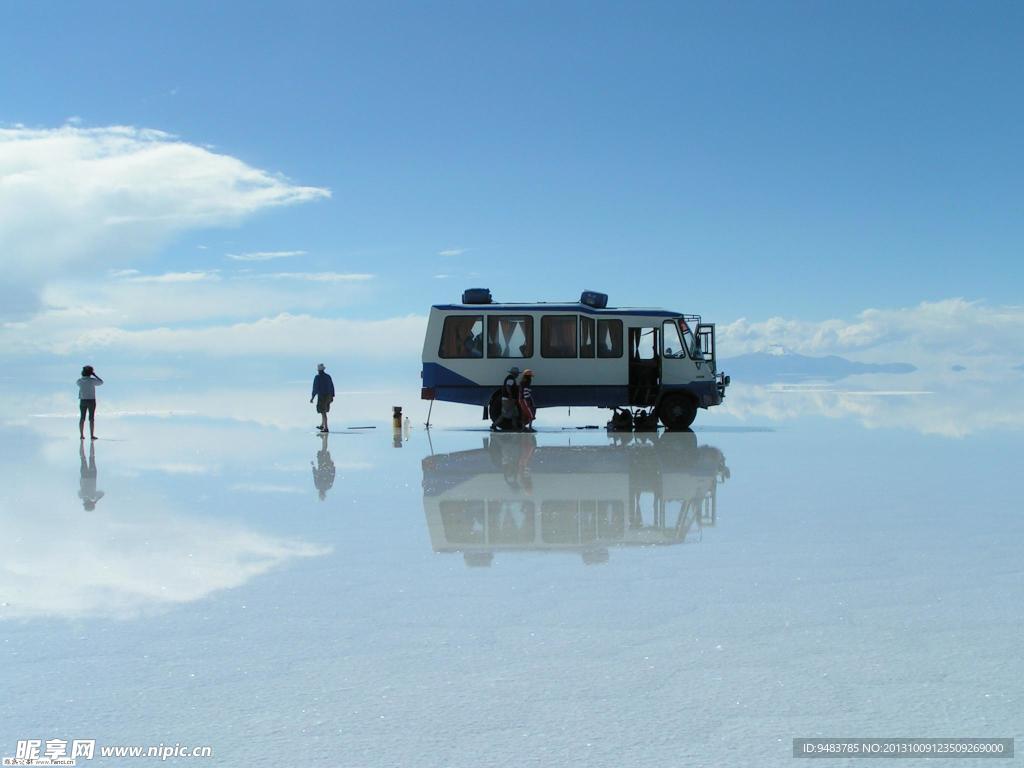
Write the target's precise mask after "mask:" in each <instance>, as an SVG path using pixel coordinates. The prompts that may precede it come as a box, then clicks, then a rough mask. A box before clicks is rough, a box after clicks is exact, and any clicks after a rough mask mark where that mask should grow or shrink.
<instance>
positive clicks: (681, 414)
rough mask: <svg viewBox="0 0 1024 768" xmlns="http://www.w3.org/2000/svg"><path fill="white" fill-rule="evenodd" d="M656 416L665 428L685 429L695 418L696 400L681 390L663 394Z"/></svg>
mask: <svg viewBox="0 0 1024 768" xmlns="http://www.w3.org/2000/svg"><path fill="white" fill-rule="evenodd" d="M658 418H659V419H660V420H661V423H662V424H664V425H665V429H669V430H676V429H686V428H687V427H689V426H690V425H691V424H693V420H694V419H695V418H697V401H696V400H694V399H693V398H692V397H691V396H690V395H687V394H684V393H682V392H675V393H673V394H670V395H665V397H663V398H662V399H661V403H659V404H658Z"/></svg>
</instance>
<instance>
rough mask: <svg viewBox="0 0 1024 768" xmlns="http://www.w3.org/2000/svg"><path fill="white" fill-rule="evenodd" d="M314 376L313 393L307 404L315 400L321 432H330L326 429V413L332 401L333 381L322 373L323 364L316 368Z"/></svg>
mask: <svg viewBox="0 0 1024 768" xmlns="http://www.w3.org/2000/svg"><path fill="white" fill-rule="evenodd" d="M316 371H317V373H316V376H314V377H313V393H312V394H311V395H310V396H309V402H311V403H312V402H313V400H314V399H316V412H317V413H319V414H320V426H319V427H317V429H319V430H320V431H321V432H330V431H331V430H329V429H328V428H327V412H328V411H329V410H331V401H332V400H334V380H333V379H331V376H330V374H329V373H327V372H326V371H324V364H323V363H320V364H318V365H317V367H316Z"/></svg>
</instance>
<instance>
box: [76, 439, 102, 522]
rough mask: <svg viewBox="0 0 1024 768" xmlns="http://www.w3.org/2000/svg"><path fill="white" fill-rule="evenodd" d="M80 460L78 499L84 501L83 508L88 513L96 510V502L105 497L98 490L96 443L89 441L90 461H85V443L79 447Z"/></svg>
mask: <svg viewBox="0 0 1024 768" xmlns="http://www.w3.org/2000/svg"><path fill="white" fill-rule="evenodd" d="M78 458H79V461H80V464H81V466H80V468H79V480H78V498H80V499H81V500H82V508H83V509H85V510H86V511H87V512H91V511H92V510H94V509H96V502H97V501H99V500H100V499H102V498H103V496H104V495H105V494H104V493H103V491H98V490H96V443H95V441H92V440H90V441H89V461H88V463H86V461H85V443H79V445H78Z"/></svg>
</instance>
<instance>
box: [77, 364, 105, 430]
mask: <svg viewBox="0 0 1024 768" xmlns="http://www.w3.org/2000/svg"><path fill="white" fill-rule="evenodd" d="M102 383H103V379H101V378H100V377H99V376H97V375H96V371H94V370H93V369H92V366H91V365H87V366H85V367H84V368H82V378H80V379H79V380H78V412H79V419H78V437H79V439H80V440H85V417H86V414H88V416H89V439H90V440H95V439H96V387H98V386H100V385H101V384H102Z"/></svg>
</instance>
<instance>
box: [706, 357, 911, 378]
mask: <svg viewBox="0 0 1024 768" xmlns="http://www.w3.org/2000/svg"><path fill="white" fill-rule="evenodd" d="M719 369H720V370H722V371H725V373H727V374H729V376H731V377H732V378H733V379H735V380H736V381H752V382H758V383H766V382H771V381H786V380H790V381H795V380H802V379H824V380H826V381H835V380H837V379H843V378H846V377H847V376H853V375H855V374H859V373H897V374H898V373H913V372H914V371H916V370H917V368H916V366H913V365H911V364H910V363H858V362H856V361H854V360H847V359H846V358H845V357H839V356H838V355H828V356H826V357H809V356H808V355H798V354H796V353H794V352H784V353H772V352H754V353H752V354H749V355H739V356H738V357H730V358H728V359H726V360H722V361H721V362H720V363H719Z"/></svg>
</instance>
